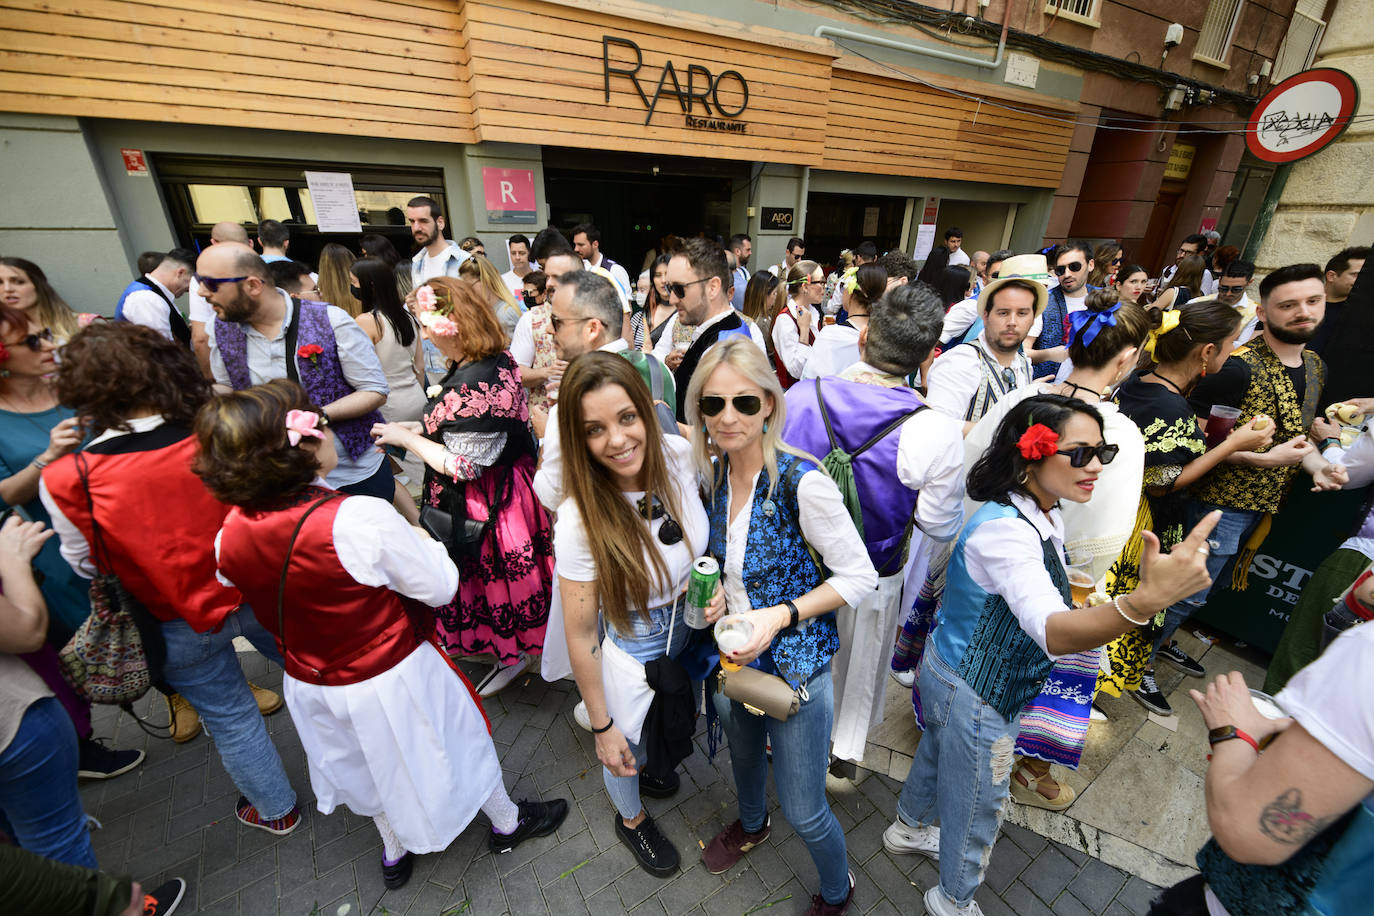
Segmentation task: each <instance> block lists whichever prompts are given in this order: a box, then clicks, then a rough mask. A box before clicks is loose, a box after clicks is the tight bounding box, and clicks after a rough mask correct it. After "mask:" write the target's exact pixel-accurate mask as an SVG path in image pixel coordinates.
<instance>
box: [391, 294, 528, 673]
mask: <svg viewBox="0 0 1374 916" xmlns="http://www.w3.org/2000/svg"><path fill="white" fill-rule="evenodd" d="M415 301H416V309H417V310H418V311H419V314H420V323H421V324H423V325H425V327H426V328H427V329H428V331H429V335H430V339H431V340H433V341H434V344H435V346H436V347H438V348H439V352H440V353H442V354H443V355H444V356H445V357H446V358H448V359H449V360H450V361H451V364H452V365H451V368H450V369H449V371H448V374H447V375H445V376H444V378H443V381H442V382H440V383H439V389H440V390H439V391H438V392H437V393H435V394H434V396H433V397H432V398H430V401H429V406H428V408H426V410H425V414H424V417H423V418H422V419H421V420H420V422H410V423H379V424H378V425H377V426H376V427H374V428H373V436H375V437H376V439H377V442H378V443H379V444H381V445H399V446H401V447H402V448H405V449H407V450H409V451H411V452H414V453H415V455H416V456H417V457H419V458H420V460H421V461H423V462H424V463H425V464H426V465H427V466H428V467H427V468H426V469H425V482H424V492H423V494H422V497H421V498H422V499H423V500H424V505H426V506H428V507H429V508H430V509H431V510H437V511H438V512H439V513H441V514H446V515H447V516H448V517H449V518H450V519H451V520H452V525H451V526H450V527H451V530H450V533H449V536H448V543H447V544H446V546H447V547H448V550H449V555H450V556H451V557H453V560H454V562H456V563H457V564H458V569H459V571H460V572H461V574H462V579H461V584H460V586H459V591H458V595H457V597H456V599H455V600H454V601H451V602H449V603H448V604H445V605H444V606H443V607H441V608H439V609H438V612H437V613H438V616H439V637H440V641H441V645H442V646H443V647H444V648H445V649H446V650H447V651H448V652H449V653H450V654H451V655H477V654H487V653H490V654H492V655H494V656H495V657H496V668H494V669H493V670H492V672H491V674H489V675H488V676H487V678H486V679H485V680H483V682H482V683H481V684H480V685H479V686H478V690H479V691H480V692H482V694H483V695H484V696H489V695H490V694H492V693H495V692H496V691H498V690H500V689H502V688H503V687H505V686H506V685H507V684H509V683H510V682H511V681H513V680H514V679H515V678H516V677H517V676H519V674H520V673H521V672H523V671H524V670H525V668H526V666H527V665H528V663H529V660H530V658H531V656H534V655H538V654H539V653H540V652H542V651H543V649H544V627H545V625H546V624H547V622H548V617H549V595H550V592H551V591H552V588H553V553H552V547H553V543H552V542H553V532H552V530H551V529H550V527H549V521H548V516H547V515H546V514H545V512H544V509H543V507H542V506H540V505H539V501H538V499H537V498H536V497H535V495H534V489H533V480H534V459H535V455H536V454H537V451H538V443H537V442H536V441H535V438H534V434H533V433H532V432H531V431H530V426H529V419H530V412H529V404H528V402H527V401H526V400H525V389H524V388H523V387H521V385H520V371H519V368H518V367H517V366H516V364H515V361H514V360H513V359H512V358H511V355H510V354H509V353H508V352H506V334H505V331H504V330H502V328H501V325H499V324H498V323H497V321H496V313H495V312H493V311H492V309H491V306H489V305H488V304H487V303H486V301H485V300H484V299H482V298H481V297H480V296H479V294H478V292H477V290H476V289H474V288H473V286H472V284H470V283H468V282H466V281H463V280H459V279H455V278H451V277H436V278H435V279H433V280H431V281H429V282H428V283H426V284H425V285H424V286H422V287H420V288H419V290H417V292H416V300H415ZM423 514H424V513H422V515H423Z"/></svg>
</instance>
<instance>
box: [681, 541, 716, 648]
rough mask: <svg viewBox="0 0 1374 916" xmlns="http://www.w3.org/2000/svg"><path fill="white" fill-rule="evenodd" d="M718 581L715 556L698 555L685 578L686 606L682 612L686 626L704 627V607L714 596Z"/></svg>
mask: <svg viewBox="0 0 1374 916" xmlns="http://www.w3.org/2000/svg"><path fill="white" fill-rule="evenodd" d="M719 583H720V564H719V563H717V562H716V559H715V557H699V558H698V559H697V560H696V562H694V563H693V564H692V574H691V576H690V577H689V578H688V580H687V606H686V607H685V608H684V609H683V613H682V620H683V622H684V623H686V624H687V626H689V627H691V628H692V629H694V630H704V629H706V626H707V623H706V607H707V605H709V604H710V603H711V599H712V598H714V597H715V594H716V586H717V585H718V584H719Z"/></svg>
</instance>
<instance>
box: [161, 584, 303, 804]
mask: <svg viewBox="0 0 1374 916" xmlns="http://www.w3.org/2000/svg"><path fill="white" fill-rule="evenodd" d="M162 636H163V639H165V640H166V642H167V664H166V667H164V668H163V672H162V674H163V677H164V678H166V680H167V683H168V684H169V685H170V686H171V687H172V688H174V689H175V690H176V692H177V693H179V694H181V695H182V696H183V697H185V698H186V700H187V702H189V703H190V704H191V705H192V706H194V707H195V708H196V712H198V713H200V717H201V719H203V720H204V722H205V728H206V730H207V731H208V732H209V733H210V735H211V736H212V737H213V738H214V740H215V747H216V748H217V749H218V750H219V758H220V760H221V761H222V762H223V763H224V769H225V770H227V771H228V773H229V778H230V779H232V780H234V785H236V786H238V789H239V791H240V792H242V793H243V794H244V795H245V796H247V798H248V800H249V801H250V802H252V803H253V807H254V808H257V809H258V813H259V814H261V815H262V816H263V817H264V818H266V819H268V820H273V819H275V818H279V817H283V816H284V815H286V814H287V813H288V812H290V810H291V809H292V808H294V807H295V805H296V792H295V790H294V789H292V788H291V781H290V780H289V779H287V778H286V770H285V769H283V767H282V764H281V758H280V757H279V756H277V748H276V746H275V745H273V744H272V738H271V736H269V735H268V734H267V726H266V725H265V724H264V723H263V721H262V715H261V714H260V713H259V712H258V704H257V702H256V701H255V700H254V699H253V691H251V690H249V689H248V681H247V680H246V679H245V678H244V676H243V669H242V668H240V667H239V659H238V653H236V652H235V651H234V637H235V636H242V637H244V638H245V639H247V640H248V641H249V642H250V643H252V644H253V648H255V649H257V650H258V651H259V652H261V653H262V654H263V655H265V656H267V658H269V659H271V660H272V661H274V662H276V663H277V664H278V665H280V664H281V662H282V657H281V653H280V652H279V651H278V650H277V641H276V639H274V638H273V636H272V634H271V633H268V632H267V630H265V629H263V626H262V624H260V623H258V620H257V618H256V617H254V616H253V611H252V610H251V609H250V608H249V607H248V606H247V605H244V606H243V607H241V608H239V609H238V610H237V611H235V612H233V613H232V614H230V615H229V616H228V617H226V618H224V623H223V624H222V625H221V626H220V628H219V630H218V631H215V632H210V633H197V632H196V631H195V630H193V629H191V626H190V624H188V623H186V621H184V620H173V621H171V622H168V623H164V624H163V625H162Z"/></svg>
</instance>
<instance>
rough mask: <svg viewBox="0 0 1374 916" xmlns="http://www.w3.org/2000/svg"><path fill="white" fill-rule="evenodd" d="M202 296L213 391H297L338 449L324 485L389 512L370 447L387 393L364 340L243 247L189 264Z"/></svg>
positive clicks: (379, 455) (391, 486)
mask: <svg viewBox="0 0 1374 916" xmlns="http://www.w3.org/2000/svg"><path fill="white" fill-rule="evenodd" d="M196 282H197V283H198V284H199V286H200V294H201V295H202V296H204V297H205V300H206V301H207V302H208V303H209V304H210V307H211V308H213V309H214V311H215V316H216V318H215V321H214V324H213V325H212V326H211V329H210V367H211V371H212V372H213V373H214V379H215V383H216V385H218V386H221V387H222V388H227V389H232V390H235V391H241V390H243V389H245V388H250V387H252V386H253V385H261V384H263V383H264V382H268V381H271V380H272V379H276V378H290V379H293V380H295V381H298V382H300V384H301V386H302V387H304V388H305V390H306V392H307V393H308V394H309V395H310V398H311V400H313V401H314V402H315V403H316V404H319V405H320V406H321V410H320V412H321V413H322V414H323V415H324V416H325V418H326V419H328V420H329V426H330V429H331V430H332V431H333V433H334V435H335V437H336V438H337V439H338V451H339V464H338V466H337V467H336V468H335V469H334V470H332V471H330V472H329V475H328V477H326V478H325V480H326V482H327V483H328V484H329V485H330V486H331V487H334V488H335V489H337V490H342V491H344V492H345V493H351V494H353V495H355V496H376V497H378V498H380V499H384V500H386V501H387V502H391V500H392V497H393V496H394V495H395V492H396V484H395V482H394V481H393V479H392V476H391V469H390V467H389V466H388V465H387V464H386V460H385V459H386V454H385V453H384V452H383V451H382V450H381V449H379V448H377V447H376V446H375V445H374V444H373V442H372V435H371V430H372V427H373V425H374V424H376V423H382V422H385V421H383V419H382V415H381V414H380V413H378V412H377V408H379V407H381V406H382V405H383V404H385V403H386V396H387V394H388V393H390V389H389V388H388V387H387V384H386V373H385V372H384V371H383V370H382V364H381V363H380V362H379V361H378V360H377V351H376V349H374V348H373V346H372V341H371V339H369V338H368V336H367V333H366V332H364V331H363V329H362V328H361V327H359V326H358V322H356V321H354V320H353V318H352V316H350V315H349V314H348V313H347V312H345V311H344V310H343V309H340V308H336V307H334V306H332V305H329V304H327V303H323V302H307V301H304V300H301V299H296V298H293V297H292V296H291V295H290V294H288V293H287V292H286V291H285V290H284V289H281V288H279V287H278V286H276V284H274V283H273V282H272V281H271V279H270V274H269V272H268V270H267V265H266V264H264V263H263V260H262V258H260V257H258V256H257V254H256V253H254V251H253V249H251V248H249V247H247V246H246V245H237V244H232V243H226V244H223V245H215V246H213V247H211V248H207V249H205V251H203V252H201V254H200V257H199V258H198V259H197V260H196Z"/></svg>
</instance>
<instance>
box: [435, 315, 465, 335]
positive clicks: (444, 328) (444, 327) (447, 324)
mask: <svg viewBox="0 0 1374 916" xmlns="http://www.w3.org/2000/svg"><path fill="white" fill-rule="evenodd" d="M429 332H430V333H431V334H434V335H436V336H438V337H457V336H458V325H456V324H454V323H453V319H452V318H446V317H442V316H441V317H439V318H436V319H434V321H432V322H430V325H429Z"/></svg>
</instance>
